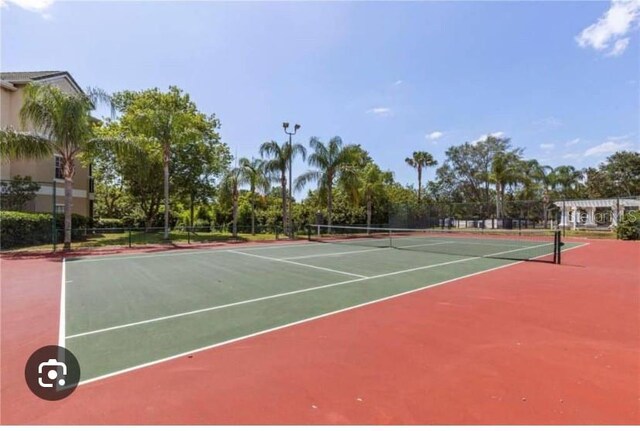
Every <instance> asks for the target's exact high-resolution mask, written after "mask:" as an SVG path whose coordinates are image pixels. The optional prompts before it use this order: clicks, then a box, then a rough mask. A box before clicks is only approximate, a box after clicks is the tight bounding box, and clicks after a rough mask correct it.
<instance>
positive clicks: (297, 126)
mask: <svg viewBox="0 0 640 431" xmlns="http://www.w3.org/2000/svg"><path fill="white" fill-rule="evenodd" d="M299 128H300V124H296V125H295V126H293V131H294V132H297V131H298V129H299Z"/></svg>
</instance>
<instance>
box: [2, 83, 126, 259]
mask: <svg viewBox="0 0 640 431" xmlns="http://www.w3.org/2000/svg"><path fill="white" fill-rule="evenodd" d="M97 102H107V103H109V102H110V98H109V96H108V95H107V94H106V93H104V92H103V91H101V90H89V91H87V93H86V94H85V93H81V94H70V93H66V92H63V91H62V90H60V89H59V88H56V87H53V86H51V85H41V84H34V83H30V84H28V85H26V86H25V89H24V103H23V105H22V108H21V109H20V121H21V123H22V126H23V127H25V126H26V125H27V124H30V125H31V126H32V127H33V128H34V130H35V132H34V133H32V132H17V131H15V130H13V129H9V128H7V129H4V130H1V131H0V155H2V156H3V157H7V158H9V159H25V158H27V159H29V158H34V159H42V158H48V157H53V155H54V154H58V155H60V157H61V158H62V172H63V175H64V249H65V250H69V249H70V248H71V229H72V226H71V212H72V205H73V177H74V175H75V172H76V161H78V158H79V157H80V156H81V155H82V154H83V153H86V152H91V151H93V150H94V149H95V148H96V147H97V146H110V147H111V148H112V149H113V150H114V151H117V152H121V153H124V152H127V151H135V149H134V147H133V146H131V145H128V143H127V142H126V141H124V140H121V139H104V138H100V137H97V136H96V135H95V133H94V128H95V126H96V121H95V120H94V119H93V117H91V111H92V110H93V109H94V107H95V106H96V105H95V104H96V103H97Z"/></svg>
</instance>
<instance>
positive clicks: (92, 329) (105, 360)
mask: <svg viewBox="0 0 640 431" xmlns="http://www.w3.org/2000/svg"><path fill="white" fill-rule="evenodd" d="M316 229H317V230H316V233H320V235H318V236H317V237H314V238H312V240H315V241H310V242H307V241H301V242H299V243H288V244H286V245H270V246H268V245H265V246H238V247H225V248H222V249H208V250H196V251H183V252H165V253H153V254H131V255H120V256H103V257H85V258H74V259H67V260H66V261H65V262H64V268H63V275H62V278H63V280H62V282H63V292H64V294H63V296H62V302H63V303H62V307H61V313H62V315H61V328H60V343H61V344H62V345H66V347H67V348H69V349H70V350H71V351H72V352H74V353H75V355H76V356H77V357H78V360H79V361H80V364H81V367H82V382H83V383H88V382H91V381H95V380H97V379H102V378H105V377H109V376H113V375H115V374H119V373H122V372H125V371H128V370H132V369H136V368H140V367H143V366H147V365H151V364H154V363H158V362H162V361H165V360H168V359H171V358H173V357H178V356H183V355H187V354H189V353H193V352H196V351H199V350H203V349H207V348H211V347H213V346H217V345H222V344H226V343H229V342H232V341H235V340H238V339H242V338H247V337H250V336H254V335H256V334H260V333H264V332H268V331H271V330H274V329H277V328H282V327H285V326H289V325H293V324H297V323H300V322H304V321H307V320H311V319H314V318H318V317H320V316H325V315H328V314H332V313H336V312H340V311H345V310H348V309H350V308H353V307H358V306H362V305H365V304H368V303H372V302H376V301H380V300H384V299H388V298H391V297H394V296H397V295H402V294H405V293H408V292H413V291H416V290H420V289H425V288H428V287H433V286H437V285H439V284H442V283H445V282H448V281H451V280H454V279H460V278H463V277H469V276H471V275H474V274H478V273H481V272H485V271H488V270H494V269H497V268H500V267H504V266H507V265H512V264H514V263H517V262H518V261H521V260H534V261H535V260H538V261H541V262H544V261H547V262H552V261H553V256H554V250H555V247H556V244H555V243H554V240H553V237H549V236H542V235H535V236H533V235H532V236H526V235H525V236H520V235H517V234H509V235H491V236H489V235H486V236H481V235H478V234H466V235H462V234H459V233H455V232H453V233H447V232H408V231H389V230H386V231H385V232H382V231H373V232H372V231H369V232H361V231H359V230H357V229H356V230H353V229H349V230H347V229H343V230H341V229H340V228H335V227H333V228H332V230H331V231H330V232H329V231H328V232H326V233H325V234H324V235H323V232H321V230H322V229H324V228H322V229H321V228H320V227H316ZM579 245H581V244H580V243H570V244H566V245H565V247H564V248H565V249H566V248H571V247H576V246H579ZM549 256H551V258H550V257H549ZM527 264H528V265H539V264H541V263H538V262H531V263H527Z"/></svg>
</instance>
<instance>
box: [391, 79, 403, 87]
mask: <svg viewBox="0 0 640 431" xmlns="http://www.w3.org/2000/svg"><path fill="white" fill-rule="evenodd" d="M402 82H403V81H402V79H398V80H397V81H396V82H394V83H393V85H394V86H398V85H400V84H402Z"/></svg>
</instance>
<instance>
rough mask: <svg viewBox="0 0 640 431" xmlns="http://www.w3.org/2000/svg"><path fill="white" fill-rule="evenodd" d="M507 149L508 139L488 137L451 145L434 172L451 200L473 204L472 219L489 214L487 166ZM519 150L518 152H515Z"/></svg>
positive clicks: (489, 175)
mask: <svg viewBox="0 0 640 431" xmlns="http://www.w3.org/2000/svg"><path fill="white" fill-rule="evenodd" d="M509 150H510V144H509V139H508V138H501V137H496V136H492V135H490V136H488V137H487V138H486V139H484V140H482V141H479V142H474V143H469V142H467V143H464V144H462V145H457V146H452V147H449V149H447V151H446V152H445V154H446V156H447V159H446V160H445V162H444V163H443V164H442V166H441V167H440V168H438V170H437V181H438V183H439V185H440V186H441V187H442V188H443V190H446V191H447V193H448V194H450V196H451V198H452V199H453V200H454V201H465V202H476V203H478V206H476V207H475V208H474V210H473V211H474V212H475V214H472V215H474V216H479V217H480V218H486V217H488V216H489V215H490V214H491V206H492V205H490V200H491V195H490V190H491V181H490V178H491V166H492V163H493V158H494V157H495V155H496V154H498V153H501V152H507V151H509ZM516 151H520V150H516Z"/></svg>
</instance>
